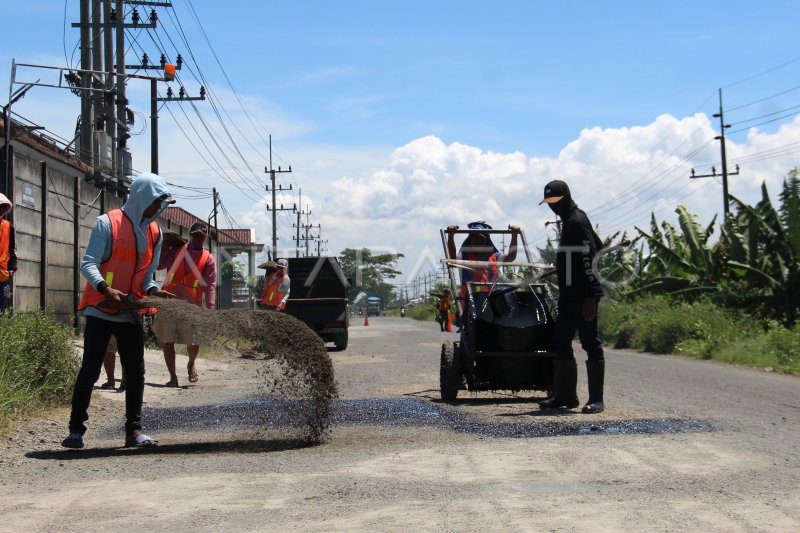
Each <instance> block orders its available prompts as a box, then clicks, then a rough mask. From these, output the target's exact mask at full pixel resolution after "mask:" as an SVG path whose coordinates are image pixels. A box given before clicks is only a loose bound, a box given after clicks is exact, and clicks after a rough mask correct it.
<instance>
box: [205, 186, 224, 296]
mask: <svg viewBox="0 0 800 533" xmlns="http://www.w3.org/2000/svg"><path fill="white" fill-rule="evenodd" d="M211 191H212V193H213V195H214V238H215V239H216V240H217V252H216V253H215V254H214V262H215V263H216V265H217V279H216V280H215V282H216V284H217V287H219V280H220V276H221V275H222V268H220V264H219V231H218V227H217V207H218V206H219V196H218V195H217V188H216V187H213V188H212V189H211ZM208 248H209V251H211V239H208ZM219 293H220V291H216V292H214V309H219Z"/></svg>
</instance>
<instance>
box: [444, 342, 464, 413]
mask: <svg viewBox="0 0 800 533" xmlns="http://www.w3.org/2000/svg"><path fill="white" fill-rule="evenodd" d="M460 387H461V350H460V349H458V347H457V344H456V343H454V342H445V343H442V356H441V361H440V363H439V390H440V392H441V395H442V400H444V401H446V402H450V401H453V400H455V399H456V396H458V389H459V388H460Z"/></svg>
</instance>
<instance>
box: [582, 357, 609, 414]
mask: <svg viewBox="0 0 800 533" xmlns="http://www.w3.org/2000/svg"><path fill="white" fill-rule="evenodd" d="M605 373H606V362H605V361H604V360H602V359H601V360H600V361H586V375H587V376H588V377H589V401H588V402H586V405H584V406H583V409H582V410H581V411H582V412H584V413H587V414H594V413H602V412H603V409H605V406H604V405H603V380H604V379H605Z"/></svg>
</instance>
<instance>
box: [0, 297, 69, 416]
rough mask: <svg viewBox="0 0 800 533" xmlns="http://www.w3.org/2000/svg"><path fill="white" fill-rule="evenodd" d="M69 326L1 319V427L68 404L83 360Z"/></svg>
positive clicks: (22, 316) (43, 318)
mask: <svg viewBox="0 0 800 533" xmlns="http://www.w3.org/2000/svg"><path fill="white" fill-rule="evenodd" d="M72 340H73V335H72V331H71V329H70V328H69V327H67V326H65V325H63V324H61V323H59V322H58V321H56V319H55V318H53V317H52V316H50V315H48V314H46V313H43V312H35V313H19V314H15V315H13V316H3V317H0V426H5V425H7V424H8V423H9V422H11V421H12V420H14V419H15V418H17V417H19V416H20V415H22V414H24V413H28V412H31V411H34V410H36V409H39V408H42V407H47V406H52V405H62V404H66V403H67V402H69V399H70V395H71V392H72V386H73V384H74V382H75V376H76V374H77V372H78V368H79V366H80V360H79V358H78V357H76V356H75V354H74V352H73V349H72V342H71V341H72Z"/></svg>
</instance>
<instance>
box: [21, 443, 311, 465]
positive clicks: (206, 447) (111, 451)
mask: <svg viewBox="0 0 800 533" xmlns="http://www.w3.org/2000/svg"><path fill="white" fill-rule="evenodd" d="M312 446H315V445H314V444H311V443H309V442H308V441H305V440H298V439H275V440H232V441H223V442H196V443H191V442H187V443H177V444H162V445H159V446H151V447H147V448H124V447H122V446H119V447H109V448H88V449H84V450H67V449H61V450H41V451H35V452H28V453H26V454H25V457H29V458H31V459H49V460H57V461H71V460H75V459H97V458H103V457H127V456H130V455H132V454H135V455H140V454H148V455H150V454H157V455H169V454H183V455H193V454H205V453H220V452H233V453H264V452H282V451H286V450H297V449H300V448H310V447H312Z"/></svg>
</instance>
